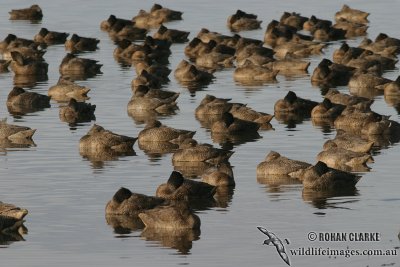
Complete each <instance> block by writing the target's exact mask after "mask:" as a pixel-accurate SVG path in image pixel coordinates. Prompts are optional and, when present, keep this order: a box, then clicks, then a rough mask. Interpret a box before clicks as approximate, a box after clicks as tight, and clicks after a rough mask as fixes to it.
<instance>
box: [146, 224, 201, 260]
mask: <svg viewBox="0 0 400 267" xmlns="http://www.w3.org/2000/svg"><path fill="white" fill-rule="evenodd" d="M141 236H142V238H144V239H145V240H146V241H157V243H158V244H159V245H160V246H162V247H169V248H173V249H176V250H177V251H178V252H179V253H180V254H184V255H186V254H189V252H190V250H191V249H192V243H193V241H196V240H198V239H199V238H200V229H163V228H157V229H154V228H145V229H144V230H143V232H142V234H141Z"/></svg>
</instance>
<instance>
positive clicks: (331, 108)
mask: <svg viewBox="0 0 400 267" xmlns="http://www.w3.org/2000/svg"><path fill="white" fill-rule="evenodd" d="M344 108H345V106H344V105H340V104H333V103H332V102H331V101H330V100H329V98H324V100H323V101H322V102H321V103H319V104H318V105H316V106H315V107H314V108H313V109H312V110H311V118H312V119H315V118H328V119H336V118H337V116H339V115H340V114H341V113H342V111H343V110H344Z"/></svg>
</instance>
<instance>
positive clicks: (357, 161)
mask: <svg viewBox="0 0 400 267" xmlns="http://www.w3.org/2000/svg"><path fill="white" fill-rule="evenodd" d="M317 160H318V161H322V162H324V163H325V164H326V165H327V166H328V167H331V168H335V169H338V170H342V171H362V170H368V169H369V168H368V167H367V166H366V163H367V162H373V161H374V159H373V157H372V156H371V155H370V154H368V153H364V152H354V151H351V150H347V149H345V148H342V147H339V146H338V145H336V143H334V142H326V143H325V144H324V146H323V151H321V152H320V153H318V155H317Z"/></svg>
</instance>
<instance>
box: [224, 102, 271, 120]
mask: <svg viewBox="0 0 400 267" xmlns="http://www.w3.org/2000/svg"><path fill="white" fill-rule="evenodd" d="M229 113H231V114H232V115H233V117H235V118H238V119H241V120H245V121H252V122H255V123H258V124H259V125H260V126H262V125H265V124H269V123H270V122H271V120H272V119H273V118H274V115H271V114H268V113H265V112H259V111H256V110H254V109H252V108H251V107H248V106H247V105H244V104H239V103H234V104H233V105H232V107H231V109H230V110H229Z"/></svg>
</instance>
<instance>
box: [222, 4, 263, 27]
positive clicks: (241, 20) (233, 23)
mask: <svg viewBox="0 0 400 267" xmlns="http://www.w3.org/2000/svg"><path fill="white" fill-rule="evenodd" d="M261 23H262V21H261V20H257V15H254V14H249V13H246V12H244V11H242V10H240V9H238V10H237V11H236V13H235V14H233V15H231V16H229V17H228V21H227V26H228V28H229V29H230V30H231V31H232V32H239V31H249V30H257V29H260V28H261V27H260V25H261Z"/></svg>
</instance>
